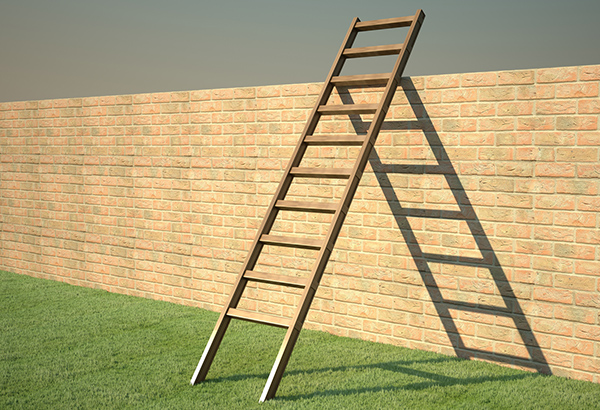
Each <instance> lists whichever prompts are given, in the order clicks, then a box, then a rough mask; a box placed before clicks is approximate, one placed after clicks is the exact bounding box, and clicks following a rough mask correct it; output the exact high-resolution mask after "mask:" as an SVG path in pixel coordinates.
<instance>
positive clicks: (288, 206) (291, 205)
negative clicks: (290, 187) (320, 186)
mask: <svg viewBox="0 0 600 410" xmlns="http://www.w3.org/2000/svg"><path fill="white" fill-rule="evenodd" d="M275 206H276V207H277V208H279V209H282V210H285V211H304V212H319V213H323V214H334V213H335V211H337V208H338V204H336V203H331V202H316V201H312V202H309V201H285V200H279V201H277V203H276V204H275Z"/></svg>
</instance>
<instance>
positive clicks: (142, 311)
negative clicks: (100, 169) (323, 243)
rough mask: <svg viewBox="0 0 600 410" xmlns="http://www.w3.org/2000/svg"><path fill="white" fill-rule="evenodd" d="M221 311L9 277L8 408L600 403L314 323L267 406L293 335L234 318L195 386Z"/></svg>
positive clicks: (550, 384) (3, 320) (5, 291)
mask: <svg viewBox="0 0 600 410" xmlns="http://www.w3.org/2000/svg"><path fill="white" fill-rule="evenodd" d="M217 316H218V315H217V314H216V313H214V312H208V311H204V310H200V309H195V308H191V307H186V306H179V305H175V304H171V303H166V302H160V301H155V300H147V299H142V298H136V297H130V296H123V295H117V294H111V293H108V292H104V291H99V290H93V289H87V288H81V287H76V286H70V285H67V284H64V283H59V282H53V281H46V280H41V279H35V278H31V277H27V276H21V275H15V274H12V273H7V272H0V329H1V332H0V348H1V349H0V408H35V409H44V408H53V409H54V408H69V409H70V408H124V407H135V408H160V409H163V408H174V409H187V408H227V409H231V408H244V409H246V408H263V409H271V408H294V409H296V408H319V409H320V408H353V409H362V408H377V409H380V408H409V409H422V408H435V409H439V408H455V407H462V408H473V409H481V408H510V409H514V408H552V409H556V408H564V409H592V408H599V409H600V385H598V384H594V383H588V382H582V381H576V380H568V379H564V378H559V377H554V376H541V375H538V374H533V373H528V372H523V371H518V370H512V369H508V368H505V367H501V366H497V365H493V364H489V363H482V362H477V361H467V360H461V359H457V358H454V357H447V356H443V355H438V354H433V353H429V352H422V351H417V350H409V349H403V348H400V347H395V346H389V345H383V344H376V343H370V342H365V341H361V340H354V339H348V338H341V337H335V336H332V335H329V334H326V333H321V332H315V331H307V330H304V331H303V332H302V334H301V336H300V339H299V341H298V344H297V345H296V349H295V350H294V354H293V355H292V359H291V360H290V363H289V365H288V367H287V371H286V373H285V374H284V377H283V380H282V382H281V385H280V387H279V391H278V393H277V397H276V398H275V399H274V400H271V401H268V402H266V403H263V404H259V403H258V399H259V397H260V393H261V391H262V388H263V386H264V384H265V381H266V378H267V375H268V373H269V371H270V369H271V366H272V364H273V361H274V359H275V356H276V353H277V350H278V349H279V344H280V343H281V339H282V338H283V334H284V333H283V330H281V329H275V328H271V327H268V326H260V325H254V324H250V323H245V322H240V321H233V322H232V326H230V328H229V330H228V332H227V335H226V336H225V339H224V341H223V344H222V345H221V349H220V350H219V352H218V353H217V356H216V359H215V361H214V363H213V366H212V368H211V370H210V372H209V374H208V378H207V381H206V382H204V383H201V384H199V385H196V386H191V385H190V384H189V380H190V378H191V376H192V373H193V372H194V369H195V368H196V365H197V363H198V360H199V359H200V356H201V355H202V351H203V349H204V346H205V344H206V341H207V339H208V337H209V335H210V333H211V331H212V329H213V326H214V324H215V322H216V319H217Z"/></svg>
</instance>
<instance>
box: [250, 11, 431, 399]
mask: <svg viewBox="0 0 600 410" xmlns="http://www.w3.org/2000/svg"><path fill="white" fill-rule="evenodd" d="M423 18H424V13H423V12H422V10H418V11H417V13H416V14H415V16H414V20H413V23H412V25H411V27H410V29H409V32H408V33H407V41H406V42H405V44H407V45H409V44H410V46H411V47H412V45H413V44H414V41H415V38H416V35H417V34H418V28H417V26H420V24H421V23H422V21H423ZM409 53H410V52H407V48H403V49H402V51H401V53H400V54H399V55H398V58H397V60H396V64H395V66H394V70H393V71H392V73H391V76H390V79H389V80H388V84H387V86H386V89H385V91H384V96H383V97H382V99H381V101H380V103H379V106H378V108H377V111H376V112H375V114H374V118H373V121H372V123H371V126H370V127H369V131H368V135H367V138H365V141H364V143H363V145H362V148H361V151H360V153H359V155H358V159H357V161H356V163H355V165H354V168H353V171H352V174H351V176H350V178H349V181H348V183H347V184H346V189H345V191H344V194H343V195H342V199H341V200H340V204H339V206H338V208H337V210H336V212H335V214H334V217H333V220H332V223H331V226H330V229H329V231H328V233H327V236H326V238H325V240H324V245H323V247H322V248H321V250H320V252H319V255H318V256H317V261H318V262H317V263H315V266H314V267H313V270H312V272H311V276H310V280H309V283H308V284H307V286H306V288H305V290H304V292H303V295H302V297H301V302H300V306H298V308H297V309H296V312H295V314H294V317H293V319H292V321H291V324H290V327H289V328H288V330H287V332H286V335H285V338H284V341H283V343H282V346H281V348H280V350H279V353H278V355H277V358H276V360H275V363H274V364H273V367H272V369H271V373H270V374H269V378H268V380H267V383H266V385H265V387H264V390H263V392H262V395H261V398H260V401H261V402H264V401H265V400H269V399H271V398H273V397H275V394H276V392H277V388H278V387H279V383H280V382H281V378H282V377H283V372H284V371H285V367H286V366H287V363H288V361H289V359H290V357H291V354H292V351H293V348H294V346H295V344H296V341H297V339H298V336H299V334H300V330H301V329H302V325H303V324H304V321H305V319H306V316H307V314H308V311H309V309H310V306H311V304H312V301H313V299H314V296H315V294H316V290H317V288H318V286H319V283H320V281H321V277H322V275H323V272H324V270H325V267H326V265H327V262H328V261H329V257H330V256H331V252H332V251H333V247H334V246H335V242H336V240H337V237H338V235H339V232H340V230H341V228H342V225H343V223H344V220H345V218H346V214H347V213H348V210H349V207H350V204H351V202H352V199H353V198H354V194H355V193H356V190H357V189H358V185H359V183H360V179H361V177H362V173H363V171H364V168H365V166H366V163H367V161H368V158H369V154H370V153H371V150H372V149H373V145H374V143H375V141H376V139H377V136H378V134H379V130H380V128H381V124H382V123H383V120H384V119H385V116H386V114H387V109H388V107H389V104H390V102H391V100H392V98H393V96H394V92H395V90H396V88H397V86H398V80H397V78H399V76H401V75H402V71H403V70H404V67H405V65H406V61H407V59H408V55H409Z"/></svg>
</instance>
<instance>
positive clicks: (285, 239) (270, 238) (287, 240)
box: [260, 235, 323, 251]
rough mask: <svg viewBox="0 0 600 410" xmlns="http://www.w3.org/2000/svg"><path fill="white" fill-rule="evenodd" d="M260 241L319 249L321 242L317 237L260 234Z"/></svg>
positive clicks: (269, 243) (267, 243) (276, 244)
mask: <svg viewBox="0 0 600 410" xmlns="http://www.w3.org/2000/svg"><path fill="white" fill-rule="evenodd" d="M260 241H261V242H262V243H264V244H266V245H275V246H286V247H289V248H300V249H312V250H317V251H318V250H319V249H321V245H322V242H323V241H321V240H319V239H307V238H296V237H293V236H279V235H262V236H261V237H260Z"/></svg>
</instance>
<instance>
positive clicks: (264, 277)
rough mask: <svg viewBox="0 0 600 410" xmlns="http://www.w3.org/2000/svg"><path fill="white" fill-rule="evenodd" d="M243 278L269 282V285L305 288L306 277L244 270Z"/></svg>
mask: <svg viewBox="0 0 600 410" xmlns="http://www.w3.org/2000/svg"><path fill="white" fill-rule="evenodd" d="M244 278H246V279H248V280H252V281H254V282H261V283H269V284H271V285H282V286H290V287H292V288H305V287H306V279H305V278H298V277H295V276H289V275H277V274H275V273H262V272H254V271H251V270H249V271H246V273H244Z"/></svg>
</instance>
